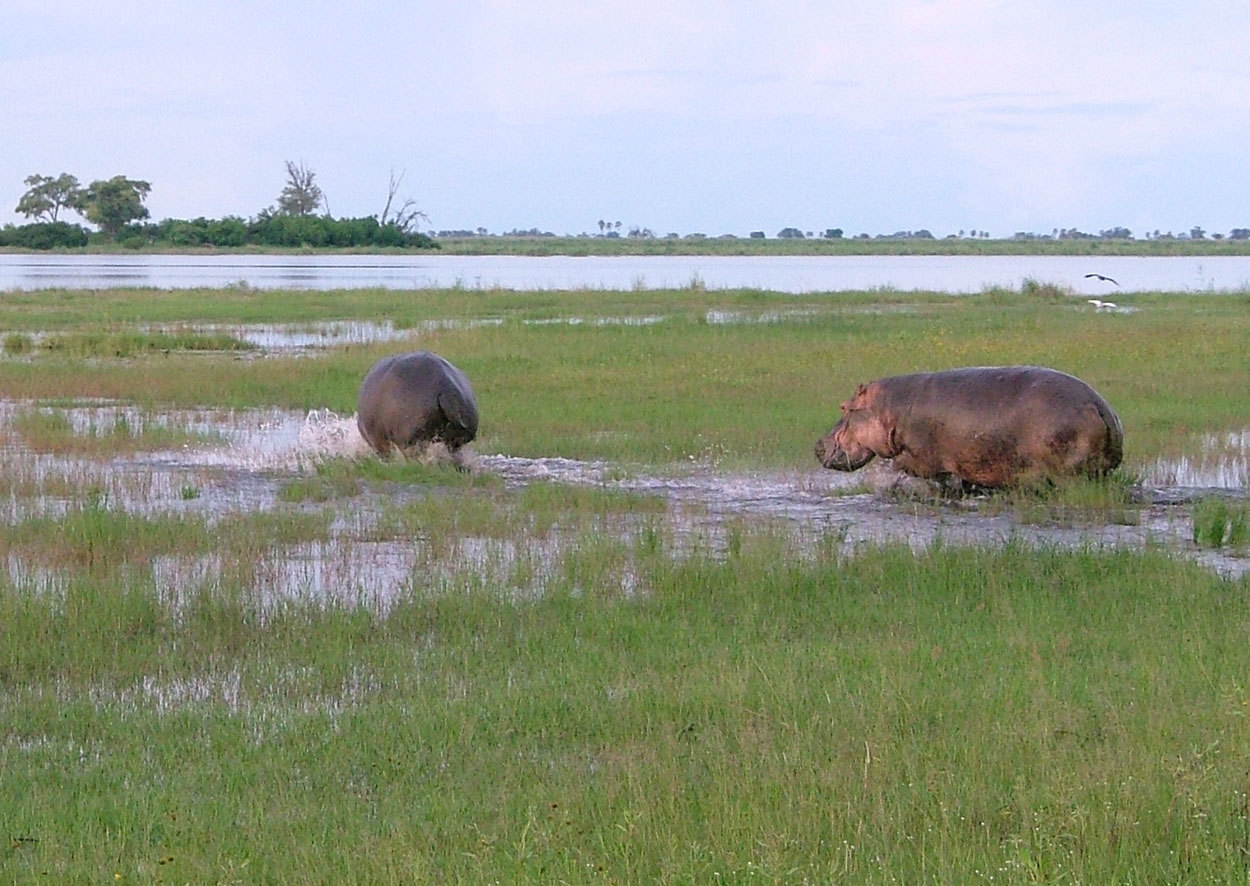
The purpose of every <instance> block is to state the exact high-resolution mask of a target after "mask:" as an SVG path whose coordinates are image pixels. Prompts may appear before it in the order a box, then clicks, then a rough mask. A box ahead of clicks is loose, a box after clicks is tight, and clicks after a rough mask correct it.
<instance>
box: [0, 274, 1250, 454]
mask: <svg viewBox="0 0 1250 886" xmlns="http://www.w3.org/2000/svg"><path fill="white" fill-rule="evenodd" d="M1122 300H1123V301H1125V302H1126V303H1128V302H1129V301H1130V300H1131V301H1132V306H1133V307H1136V308H1137V309H1138V310H1137V311H1136V313H1134V314H1131V315H1111V314H1105V315H1104V314H1098V315H1095V314H1091V313H1090V312H1089V311H1085V310H1081V309H1080V306H1074V305H1072V304H1070V303H1068V302H1067V301H1059V302H1052V301H1050V300H1047V299H1034V298H1029V297H1026V296H1024V295H1022V294H1020V293H1004V294H993V293H989V294H986V295H981V296H976V295H974V296H960V297H951V296H941V295H932V294H930V295H926V294H918V293H907V294H906V295H905V296H904V295H899V294H894V293H888V292H873V293H834V294H807V295H802V296H783V295H778V294H775V293H762V292H758V291H740V290H730V291H706V292H703V291H698V290H693V289H683V290H647V291H643V292H638V293H634V292H624V293H622V292H544V293H516V292H511V291H457V290H438V291H432V292H428V293H427V292H421V293H395V292H380V291H374V290H361V291H350V292H340V293H307V294H306V293H275V292H265V293H258V292H236V291H222V292H213V293H211V294H208V293H204V292H193V293H160V292H157V293H152V292H145V293H142V297H140V294H139V293H135V292H131V291H125V290H123V291H117V292H108V293H99V294H94V295H93V296H92V297H90V298H89V297H86V296H84V295H81V294H78V293H64V294H61V295H60V296H59V297H58V295H57V294H49V295H46V296H44V297H43V298H42V299H41V300H33V299H31V298H30V297H29V295H27V294H20V293H18V294H5V296H4V298H3V299H0V320H3V322H5V323H8V324H10V326H16V327H17V328H23V324H25V323H31V324H36V323H39V324H42V327H41V326H39V325H35V326H33V328H48V327H55V326H60V325H62V324H70V325H74V326H76V327H79V328H81V327H82V326H83V325H84V324H90V323H91V322H92V320H91V318H92V317H99V316H101V313H103V312H106V313H105V315H106V316H109V317H110V320H109V323H110V328H114V329H115V328H117V327H118V326H119V325H121V324H124V322H126V321H125V318H126V317H128V316H130V315H131V314H132V313H133V314H135V315H136V316H137V317H142V321H140V320H139V319H136V320H135V321H134V322H136V323H138V322H145V323H154V322H163V323H194V322H223V323H225V322H228V323H235V324H237V323H241V322H244V323H245V322H274V321H275V320H282V321H283V322H305V321H314V320H316V319H317V318H318V317H322V318H326V319H344V318H350V317H360V318H369V317H376V316H379V315H384V316H391V317H393V318H394V322H395V323H396V325H398V326H403V325H405V324H409V323H411V324H420V323H422V322H424V321H426V320H430V319H437V318H444V319H464V320H471V319H482V318H494V319H497V320H499V321H500V325H493V326H473V325H464V326H460V327H448V328H439V329H431V330H429V331H428V332H423V333H421V335H420V339H419V340H420V342H421V346H423V347H428V348H431V349H433V350H436V351H438V352H439V353H442V354H444V355H445V356H447V357H448V358H449V359H451V360H452V361H453V362H455V363H456V364H457V365H458V366H460V367H461V368H462V369H464V370H465V372H466V373H467V374H468V375H469V377H470V378H471V379H472V381H473V384H474V388H475V390H476V392H477V394H478V400H479V405H480V407H481V409H482V427H481V429H480V433H479V438H478V441H477V445H478V446H479V447H480V448H481V449H482V451H487V452H489V451H504V452H508V453H511V454H516V455H534V456H540V455H542V456H549V455H562V456H568V457H574V458H597V459H606V460H611V461H615V462H619V463H622V464H677V463H682V462H688V461H690V460H696V461H697V460H700V459H705V458H707V457H708V455H709V453H711V454H714V457H715V458H716V459H717V460H718V464H719V465H720V466H721V467H723V468H726V469H736V468H748V467H793V466H796V465H806V464H809V463H810V459H811V456H810V451H811V441H812V440H813V439H814V438H815V436H816V435H818V434H820V433H822V432H824V431H827V430H828V428H829V427H830V426H831V425H832V423H833V420H834V418H835V416H836V412H837V403H838V402H840V401H841V400H842V399H845V397H846V395H847V394H848V393H850V392H851V391H853V390H854V389H855V385H856V384H857V383H859V382H862V381H867V380H870V379H872V378H876V377H880V376H882V375H888V374H893V373H898V372H909V371H916V370H920V369H935V368H944V367H950V366H962V365H978V364H1003V363H1035V364H1041V365H1049V366H1054V367H1056V368H1059V369H1062V370H1064V371H1068V372H1071V373H1073V374H1075V375H1078V376H1080V377H1081V378H1083V379H1086V380H1087V381H1089V382H1090V383H1091V384H1093V385H1094V387H1095V388H1097V389H1098V390H1099V391H1100V392H1101V393H1102V394H1103V395H1104V396H1106V397H1107V399H1108V400H1109V401H1110V402H1111V403H1112V405H1113V406H1114V407H1115V408H1116V410H1117V412H1118V413H1119V414H1120V417H1121V418H1122V420H1123V421H1124V424H1125V428H1126V440H1127V443H1126V445H1127V450H1126V457H1127V458H1128V459H1129V464H1130V466H1134V467H1135V466H1140V465H1143V464H1146V463H1149V462H1151V461H1153V460H1154V459H1155V458H1157V457H1159V456H1162V455H1172V454H1174V453H1180V452H1184V451H1186V450H1187V449H1191V448H1194V447H1196V446H1199V445H1200V444H1201V438H1202V436H1203V435H1204V434H1208V433H1212V432H1216V431H1220V430H1240V429H1241V428H1243V427H1244V425H1245V416H1246V415H1247V414H1250V384H1247V383H1246V379H1247V377H1248V376H1250V367H1248V366H1247V363H1246V361H1247V357H1246V352H1245V348H1244V342H1245V341H1246V340H1247V339H1250V315H1247V313H1246V311H1245V310H1244V304H1243V300H1242V299H1240V298H1238V297H1237V296H1233V295H1230V296H1223V295H1200V296H1199V295H1188V294H1187V295H1180V296H1164V295H1133V296H1130V297H1125V298H1123V299H1122ZM896 306H901V307H900V309H899V310H893V308H894V307H896ZM711 310H722V311H729V312H743V313H746V314H752V315H755V314H760V315H763V314H767V313H774V314H778V315H779V316H780V317H781V319H779V320H778V321H777V322H769V323H750V324H732V323H730V324H711V323H708V322H706V317H707V313H708V311H711ZM58 311H59V313H58ZM93 311H94V313H93ZM793 311H800V312H806V311H810V313H800V314H797V315H796V314H793V313H786V312H793ZM656 314H663V315H665V317H666V318H667V319H666V320H665V321H664V322H662V323H655V324H651V325H627V324H624V323H621V324H616V325H604V326H600V325H595V324H593V323H586V324H582V325H569V324H567V323H565V324H548V325H529V324H527V323H525V322H523V320H524V319H529V318H537V317H569V316H577V317H586V318H594V317H603V316H609V317H615V316H631V317H642V316H652V315H656ZM96 322H97V323H98V321H96ZM1177 341H1185V342H1190V343H1192V346H1187V347H1184V348H1178V347H1176V346H1175V342H1177ZM399 347H400V345H399V344H397V343H395V342H392V343H388V344H377V345H365V346H347V347H344V348H335V349H327V351H326V352H325V353H324V354H319V355H317V356H316V357H308V356H301V357H298V358H295V357H292V358H275V359H271V360H267V361H266V362H265V366H264V368H263V371H262V370H258V369H257V368H256V367H254V366H252V365H251V363H250V361H240V360H233V359H230V358H229V357H228V355H224V354H223V355H220V356H217V355H194V354H189V353H186V352H176V351H175V352H171V353H170V354H168V355H165V354H158V355H152V354H139V355H136V356H134V357H131V358H128V359H126V360H117V359H107V358H76V357H72V356H69V355H66V356H63V357H59V358H57V359H55V360H50V359H44V360H40V361H37V362H38V364H39V365H38V366H35V365H34V364H32V363H30V362H26V361H6V362H4V363H0V387H2V388H3V389H4V390H5V391H6V392H8V393H9V396H11V397H15V398H19V397H20V398H28V399H36V400H44V399H47V398H52V397H65V396H76V397H80V398H86V397H93V398H114V399H121V400H125V401H127V402H133V403H139V404H144V405H151V406H157V405H159V406H160V407H162V408H164V407H168V406H177V407H194V406H201V405H204V403H205V396H206V392H207V391H211V392H212V396H211V399H212V400H213V401H214V403H213V405H219V406H223V407H236V408H241V407H261V406H278V407H284V408H289V409H299V410H308V409H314V408H330V409H332V410H335V411H336V412H339V413H350V412H351V411H352V409H353V408H354V405H355V398H356V393H357V390H358V388H359V384H360V379H361V378H362V377H363V374H364V372H365V371H367V369H368V367H369V366H370V365H372V363H373V362H374V361H376V360H377V359H378V358H379V357H381V356H383V355H385V354H387V353H393V352H394V351H395V350H396V349H397V348H399ZM1212 366H1221V367H1224V369H1223V370H1222V371H1220V372H1211V371H1210V367H1212ZM1142 367H1149V371H1143V369H1142Z"/></svg>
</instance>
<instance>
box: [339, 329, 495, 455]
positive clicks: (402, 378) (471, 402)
mask: <svg viewBox="0 0 1250 886" xmlns="http://www.w3.org/2000/svg"><path fill="white" fill-rule="evenodd" d="M356 427H358V428H359V429H360V435H361V436H362V437H364V438H365V440H366V441H367V442H368V443H369V445H370V446H372V447H373V448H374V449H375V450H377V451H378V453H380V454H381V455H389V454H390V453H391V452H393V451H395V450H398V451H400V452H403V453H406V454H407V453H412V452H414V451H419V450H420V449H421V448H423V447H424V446H426V445H428V444H430V443H442V444H444V445H445V446H446V447H447V448H448V450H450V451H451V452H452V454H453V456H454V455H455V454H456V451H457V450H458V449H460V447H461V446H464V445H465V444H466V443H468V442H469V441H470V440H472V439H473V438H474V437H475V436H477V400H476V399H475V398H474V396H473V388H472V387H471V386H470V385H469V380H468V379H467V378H465V375H464V373H463V372H461V371H460V370H459V369H457V368H456V367H455V366H453V365H452V364H451V363H449V362H448V361H447V360H444V359H443V358H442V357H440V356H438V355H437V354H432V353H430V352H429V351H412V352H410V353H407V354H394V355H392V356H390V357H383V358H382V359H381V360H379V361H378V362H377V363H375V364H374V365H373V368H372V369H370V370H369V373H368V374H367V375H366V376H365V380H364V382H363V383H362V384H361V385H360V396H359V397H358V398H357V401H356Z"/></svg>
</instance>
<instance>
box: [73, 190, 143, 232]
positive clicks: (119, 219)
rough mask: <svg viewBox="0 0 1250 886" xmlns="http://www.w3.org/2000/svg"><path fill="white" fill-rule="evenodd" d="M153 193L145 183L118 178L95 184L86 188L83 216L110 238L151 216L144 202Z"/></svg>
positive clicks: (83, 200)
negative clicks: (132, 223) (131, 224)
mask: <svg viewBox="0 0 1250 886" xmlns="http://www.w3.org/2000/svg"><path fill="white" fill-rule="evenodd" d="M151 192H152V186H151V185H150V184H149V183H148V182H145V181H137V180H134V179H129V178H126V177H125V176H124V175H115V176H113V177H112V178H110V179H108V180H102V181H93V182H92V183H91V184H90V185H88V186H87V190H86V192H85V194H84V196H83V199H82V206H83V210H82V212H83V215H85V216H86V217H87V221H89V222H91V223H92V224H96V225H99V226H100V230H102V231H104V233H106V234H108V235H109V236H110V237H116V236H117V232H118V231H119V230H121V229H122V227H124V226H125V225H128V224H130V222H132V221H139V220H140V219H145V218H147V217H148V210H147V207H146V206H144V205H143V201H144V199H145V198H146V197H147V196H148V194H150V193H151Z"/></svg>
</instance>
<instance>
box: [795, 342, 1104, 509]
mask: <svg viewBox="0 0 1250 886" xmlns="http://www.w3.org/2000/svg"><path fill="white" fill-rule="evenodd" d="M1123 447H1124V430H1123V428H1122V426H1121V425H1120V419H1119V417H1118V416H1116V414H1115V412H1114V411H1113V410H1112V409H1111V407H1110V406H1109V405H1108V404H1107V401H1106V400H1104V399H1103V398H1102V397H1100V396H1099V395H1098V393H1097V392H1096V391H1095V390H1094V389H1093V388H1091V387H1090V386H1089V385H1087V384H1086V383H1085V382H1083V381H1081V380H1080V379H1078V378H1075V377H1073V376H1071V375H1068V374H1067V373H1064V372H1059V371H1057V370H1054V369H1047V368H1045V367H1041V366H974V367H967V368H963V369H947V370H943V371H941V372H918V373H915V374H912V375H894V376H890V377H888V378H880V379H877V380H876V381H872V382H869V383H868V384H861V385H860V386H859V387H858V388H857V389H856V390H855V394H854V395H853V396H852V397H851V399H849V400H847V401H846V402H845V403H843V404H842V418H841V420H839V421H838V423H837V424H836V425H834V426H833V430H831V431H830V432H829V433H828V434H826V435H825V436H823V437H821V438H820V439H819V440H817V441H816V458H817V460H818V461H819V462H820V463H821V464H822V465H824V466H825V467H826V468H833V469H834V470H838V471H855V470H858V469H859V468H862V467H863V466H864V465H866V464H867V463H868V462H870V461H871V460H872V459H873V457H874V456H880V457H882V458H888V459H893V462H894V467H895V468H896V469H897V470H900V471H902V472H903V473H905V474H909V475H911V476H913V477H922V478H925V479H929V480H937V481H939V482H943V483H949V482H951V481H957V482H958V483H959V484H960V485H961V486H965V487H966V486H981V487H991V488H992V487H1001V486H1016V485H1028V484H1032V483H1044V482H1049V481H1052V480H1054V479H1056V478H1059V477H1063V476H1073V475H1078V476H1080V475H1083V476H1098V475H1101V474H1104V473H1106V472H1107V471H1110V470H1112V469H1113V468H1115V467H1116V466H1117V465H1119V464H1120V460H1121V458H1122V456H1123Z"/></svg>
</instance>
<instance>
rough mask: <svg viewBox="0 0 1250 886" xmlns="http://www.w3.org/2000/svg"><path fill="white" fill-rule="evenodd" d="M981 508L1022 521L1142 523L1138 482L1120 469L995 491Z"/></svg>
mask: <svg viewBox="0 0 1250 886" xmlns="http://www.w3.org/2000/svg"><path fill="white" fill-rule="evenodd" d="M982 507H983V509H984V510H985V511H986V512H987V513H1001V512H1003V511H1007V512H1010V513H1012V514H1013V515H1014V516H1015V518H1016V519H1017V520H1019V521H1020V522H1021V523H1035V524H1053V525H1059V526H1074V525H1083V524H1104V525H1105V524H1108V523H1114V524H1119V525H1122V526H1135V525H1137V524H1138V523H1140V522H1141V507H1142V505H1141V481H1140V479H1139V478H1138V477H1137V476H1136V475H1134V474H1133V473H1131V472H1129V471H1125V470H1122V469H1121V470H1116V471H1113V472H1111V473H1110V474H1108V475H1107V476H1105V477H1101V478H1096V479H1086V478H1082V477H1076V478H1065V479H1062V480H1059V481H1056V482H1053V483H1046V484H1039V485H1036V486H1030V487H1027V488H1020V489H1009V490H1002V491H996V492H995V493H993V494H992V495H991V496H990V497H989V499H988V500H987V501H986V503H985V504H984V505H982Z"/></svg>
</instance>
